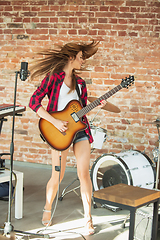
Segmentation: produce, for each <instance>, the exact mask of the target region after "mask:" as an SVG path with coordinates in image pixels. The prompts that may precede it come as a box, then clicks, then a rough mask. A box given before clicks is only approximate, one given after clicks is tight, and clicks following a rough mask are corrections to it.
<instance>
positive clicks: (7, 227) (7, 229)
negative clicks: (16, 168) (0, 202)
mask: <svg viewBox="0 0 160 240" xmlns="http://www.w3.org/2000/svg"><path fill="white" fill-rule="evenodd" d="M15 73H16V75H15V87H14V105H13V120H12V137H11V144H10V181H9V203H8V221H7V222H5V224H4V228H3V229H0V230H2V231H4V235H7V234H10V233H11V232H17V233H24V234H27V235H34V236H39V237H46V235H43V234H34V233H28V232H23V231H19V230H14V227H13V225H12V224H11V205H12V173H13V153H14V125H15V107H16V93H17V78H18V75H20V79H21V80H22V81H25V80H26V79H27V77H28V76H29V74H30V73H29V71H28V63H27V62H21V70H20V71H16V72H15ZM17 115H18V114H17Z"/></svg>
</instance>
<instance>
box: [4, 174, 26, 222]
mask: <svg viewBox="0 0 160 240" xmlns="http://www.w3.org/2000/svg"><path fill="white" fill-rule="evenodd" d="M13 172H14V173H15V174H16V177H17V184H16V192H15V218H16V219H20V218H22V217H23V173H22V172H18V171H13ZM12 176H13V178H14V179H15V176H14V174H13V175H12ZM7 181H10V171H8V170H4V171H2V172H1V173H0V183H2V182H7Z"/></svg>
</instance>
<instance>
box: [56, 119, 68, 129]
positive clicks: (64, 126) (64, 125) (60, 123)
mask: <svg viewBox="0 0 160 240" xmlns="http://www.w3.org/2000/svg"><path fill="white" fill-rule="evenodd" d="M67 124H68V122H66V121H62V120H59V119H55V118H54V126H55V127H56V128H57V129H58V130H59V131H60V132H66V131H67V129H68V127H67Z"/></svg>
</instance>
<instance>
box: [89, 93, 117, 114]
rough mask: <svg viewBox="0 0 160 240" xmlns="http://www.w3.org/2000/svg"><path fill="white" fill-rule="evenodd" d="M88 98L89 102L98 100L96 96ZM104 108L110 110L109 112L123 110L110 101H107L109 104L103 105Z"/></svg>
mask: <svg viewBox="0 0 160 240" xmlns="http://www.w3.org/2000/svg"><path fill="white" fill-rule="evenodd" d="M87 99H88V101H89V102H93V101H95V100H97V98H96V97H88V98H87ZM102 109H104V110H106V111H109V112H114V113H120V112H121V110H120V109H119V108H118V107H116V106H115V105H114V104H112V103H110V102H108V101H107V104H106V105H105V106H104V107H102Z"/></svg>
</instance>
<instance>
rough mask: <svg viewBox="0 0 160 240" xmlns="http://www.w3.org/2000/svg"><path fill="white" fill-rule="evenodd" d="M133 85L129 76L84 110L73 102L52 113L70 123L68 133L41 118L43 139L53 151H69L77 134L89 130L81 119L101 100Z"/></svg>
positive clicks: (75, 101)
mask: <svg viewBox="0 0 160 240" xmlns="http://www.w3.org/2000/svg"><path fill="white" fill-rule="evenodd" d="M133 83H134V76H129V77H128V78H127V77H126V78H125V79H122V81H121V83H120V84H119V85H118V86H116V87H115V88H113V89H112V90H110V91H109V92H107V93H105V94H104V95H102V96H101V97H100V98H97V99H96V100H95V101H93V102H92V103H90V104H88V105H87V106H86V107H83V108H82V106H81V104H80V102H79V101H77V100H72V101H70V102H69V103H68V104H67V105H66V107H65V108H64V109H63V110H62V111H57V112H50V114H51V116H52V117H54V118H57V119H59V120H63V121H68V124H67V127H68V129H67V131H66V132H60V131H59V130H58V129H57V128H56V127H55V126H54V125H53V124H51V123H50V122H48V121H47V120H45V119H43V118H40V120H39V129H40V132H41V137H42V139H43V140H44V141H46V142H47V143H48V144H49V145H50V146H51V147H52V148H53V149H56V150H58V151H63V150H65V149H67V148H68V147H69V146H70V145H71V144H72V142H73V140H74V137H75V136H76V134H77V133H78V132H80V131H82V130H85V129H86V128H87V125H86V124H85V123H83V122H82V120H81V118H82V117H83V116H84V115H86V114H87V113H88V112H90V111H91V110H92V109H94V108H95V107H97V106H98V105H99V104H100V101H101V100H106V99H108V98H109V97H111V96H112V95H113V94H115V93H116V92H118V91H119V90H121V89H122V88H128V87H129V86H131V84H133Z"/></svg>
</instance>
